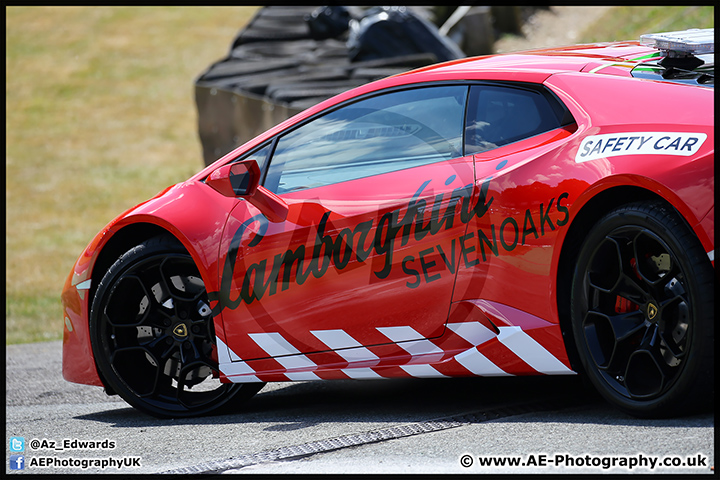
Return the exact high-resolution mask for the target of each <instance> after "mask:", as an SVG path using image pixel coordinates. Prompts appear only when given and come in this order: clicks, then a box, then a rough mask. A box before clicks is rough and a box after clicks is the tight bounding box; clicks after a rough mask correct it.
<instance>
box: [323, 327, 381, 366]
mask: <svg viewBox="0 0 720 480" xmlns="http://www.w3.org/2000/svg"><path fill="white" fill-rule="evenodd" d="M310 333H312V334H313V335H315V336H316V337H317V338H318V340H320V341H321V342H323V343H324V344H325V345H327V347H328V348H329V349H330V350H335V353H337V354H338V355H340V356H341V357H342V358H343V359H344V360H345V361H346V362H348V363H353V362H363V361H367V360H380V358H379V357H378V356H377V355H375V354H374V353H372V352H371V351H370V350H368V349H367V348H365V347H363V346H362V345H361V344H360V342H358V341H357V340H355V339H354V338H353V337H351V336H350V335H349V334H348V333H347V332H346V331H345V330H340V329H337V330H312V331H311V332H310Z"/></svg>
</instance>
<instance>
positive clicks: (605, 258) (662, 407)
mask: <svg viewBox="0 0 720 480" xmlns="http://www.w3.org/2000/svg"><path fill="white" fill-rule="evenodd" d="M714 294H715V292H714V269H713V268H712V265H711V263H710V260H709V259H708V256H707V254H706V253H705V251H704V249H703V248H702V245H701V244H700V241H699V240H698V239H697V237H696V236H695V235H694V233H693V231H692V230H691V229H690V227H689V226H688V225H687V224H686V223H685V222H684V221H683V220H682V219H681V218H680V216H679V215H678V214H677V212H675V211H674V210H673V209H671V208H669V207H666V206H665V205H663V204H661V203H655V202H641V203H633V204H628V205H625V206H622V207H619V208H617V209H615V210H613V211H612V212H610V213H609V214H607V215H605V216H604V217H603V218H602V219H601V220H600V221H598V222H597V224H596V225H595V226H594V227H593V228H592V229H591V230H590V232H589V234H588V235H587V237H586V240H585V242H584V244H583V246H582V248H581V250H580V253H579V256H578V261H577V264H576V267H575V272H574V275H573V283H572V293H571V295H572V296H571V311H572V317H571V319H572V328H573V335H574V340H575V345H576V347H577V351H578V354H579V357H580V361H581V362H582V367H583V369H584V371H585V374H586V375H587V378H588V379H589V381H590V383H592V385H593V386H594V387H595V388H596V389H597V390H598V392H599V393H600V394H601V395H602V396H603V397H604V398H605V399H606V400H608V401H609V402H610V403H612V404H613V405H615V406H617V407H618V408H619V409H621V410H623V411H624V412H626V413H629V414H631V415H634V416H637V417H666V416H680V415H686V414H688V413H691V412H694V411H696V410H697V409H699V408H702V407H705V406H708V405H712V397H713V395H714V387H713V384H714V362H713V356H714V337H713V331H714V325H713V323H714Z"/></svg>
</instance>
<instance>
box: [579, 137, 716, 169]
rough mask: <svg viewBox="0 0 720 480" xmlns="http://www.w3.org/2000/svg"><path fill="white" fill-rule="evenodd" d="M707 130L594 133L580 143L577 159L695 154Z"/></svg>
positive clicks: (703, 140) (581, 160)
mask: <svg viewBox="0 0 720 480" xmlns="http://www.w3.org/2000/svg"><path fill="white" fill-rule="evenodd" d="M706 139H707V135H706V134H704V133H689V132H622V133H605V134H602V135H590V136H588V137H585V138H584V139H583V141H582V143H580V148H578V151H577V154H576V155H575V162H576V163H582V162H588V161H590V160H597V159H599V158H607V157H617V156H620V155H679V156H683V157H687V156H690V155H695V154H696V153H697V152H698V150H700V147H701V146H702V144H703V143H705V140H706Z"/></svg>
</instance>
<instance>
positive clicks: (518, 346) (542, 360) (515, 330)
mask: <svg viewBox="0 0 720 480" xmlns="http://www.w3.org/2000/svg"><path fill="white" fill-rule="evenodd" d="M499 328H500V335H498V340H499V341H500V342H501V343H502V344H503V345H505V346H506V347H508V348H509V349H510V350H511V351H512V352H513V353H514V354H515V355H517V356H518V357H520V359H521V360H522V361H523V362H525V363H527V364H528V365H530V366H531V367H532V368H534V369H535V370H537V371H538V372H540V373H546V374H548V375H557V374H575V372H573V371H572V370H570V369H569V368H567V367H566V366H565V365H564V364H563V363H562V362H561V361H560V360H558V359H557V358H555V357H554V356H553V355H552V354H551V353H550V352H548V351H547V350H546V349H545V348H544V347H543V346H542V345H540V344H539V343H538V342H536V341H535V339H533V338H532V337H531V336H530V335H528V334H527V333H525V332H523V331H522V328H520V327H517V326H513V327H499Z"/></svg>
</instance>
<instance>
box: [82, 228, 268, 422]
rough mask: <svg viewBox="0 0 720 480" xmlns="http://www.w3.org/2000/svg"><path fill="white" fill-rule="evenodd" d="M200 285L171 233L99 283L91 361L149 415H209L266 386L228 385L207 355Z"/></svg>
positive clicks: (206, 310) (125, 258)
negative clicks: (219, 377) (93, 360)
mask: <svg viewBox="0 0 720 480" xmlns="http://www.w3.org/2000/svg"><path fill="white" fill-rule="evenodd" d="M208 303H209V302H208V298H207V292H206V290H205V285H204V283H203V281H202V278H201V277H200V273H199V272H198V269H197V267H196V266H195V263H194V262H193V260H192V257H191V256H190V255H189V254H188V253H187V251H186V250H185V249H184V248H183V246H182V245H181V244H180V243H179V242H177V241H176V240H175V239H174V238H172V237H167V236H162V237H156V238H153V239H150V240H148V241H146V242H143V243H141V244H140V245H138V246H136V247H134V248H133V249H131V250H129V251H128V252H127V253H125V254H124V255H122V256H121V257H120V258H119V259H118V260H117V261H116V262H115V263H114V264H113V265H112V267H110V269H109V270H108V272H107V273H106V274H105V276H104V277H103V279H102V281H101V282H100V284H99V285H98V288H97V292H96V293H95V297H94V300H93V303H92V309H91V314H90V337H91V343H92V348H93V353H94V355H95V361H96V363H97V366H98V368H99V370H100V372H101V373H102V375H103V378H104V379H105V381H106V382H107V384H108V386H109V387H110V388H112V389H113V390H114V391H116V392H117V393H118V394H119V395H120V396H121V397H122V398H123V399H124V400H125V401H126V402H128V403H129V404H130V405H132V406H134V407H135V408H137V409H138V410H141V411H143V412H145V413H149V414H150V415H153V416H156V417H160V418H168V417H170V418H173V417H174V418H179V417H189V416H195V415H202V414H207V413H210V412H213V411H215V410H217V409H219V408H220V407H223V406H225V405H227V404H229V402H230V401H231V400H232V401H236V400H242V399H246V398H249V397H251V396H252V395H254V394H255V393H257V392H258V391H259V390H260V389H261V388H262V386H263V385H264V384H262V383H247V384H226V383H221V382H220V381H219V379H218V378H217V374H218V366H217V362H216V361H215V360H213V348H214V341H215V333H214V328H213V320H212V316H211V309H210V307H209V305H208Z"/></svg>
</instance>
